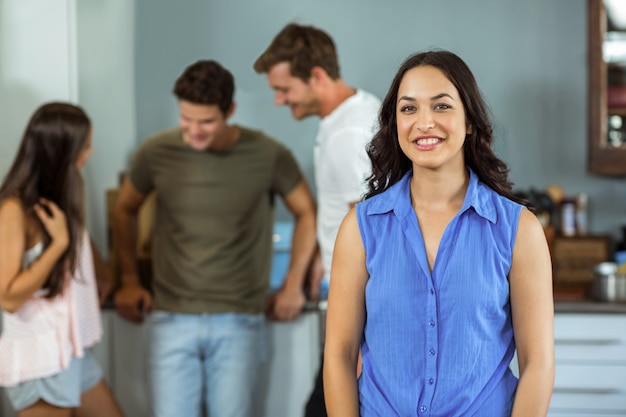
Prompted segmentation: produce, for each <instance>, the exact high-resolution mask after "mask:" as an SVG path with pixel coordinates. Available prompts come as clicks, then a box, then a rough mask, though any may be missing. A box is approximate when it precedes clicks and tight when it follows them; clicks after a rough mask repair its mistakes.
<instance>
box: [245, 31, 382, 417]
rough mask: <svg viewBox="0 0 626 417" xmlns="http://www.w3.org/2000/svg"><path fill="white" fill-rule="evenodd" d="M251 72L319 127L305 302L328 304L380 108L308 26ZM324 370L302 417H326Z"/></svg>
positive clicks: (288, 35) (285, 34) (281, 40)
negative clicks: (340, 237) (314, 244)
mask: <svg viewBox="0 0 626 417" xmlns="http://www.w3.org/2000/svg"><path fill="white" fill-rule="evenodd" d="M254 69H255V71H256V72H257V73H260V74H266V75H267V81H268V83H269V85H270V87H271V88H272V89H273V90H274V100H275V104H276V105H278V106H282V105H284V106H289V108H290V110H291V114H292V116H293V117H294V119H296V120H302V119H304V118H306V117H309V116H318V117H320V119H321V120H320V126H319V130H318V133H317V137H316V140H315V149H314V161H313V162H314V170H315V185H316V190H317V205H318V212H317V241H318V249H319V250H318V254H317V256H316V257H315V260H314V262H313V265H312V266H311V272H310V276H309V285H310V288H309V291H310V293H309V296H310V297H311V298H312V299H316V298H318V296H319V295H320V287H321V288H322V291H321V295H322V297H325V295H326V294H325V289H326V288H328V280H329V277H330V266H331V260H332V253H333V247H334V244H335V238H336V236H337V231H338V230H339V225H340V224H341V221H342V220H343V218H344V217H345V215H346V214H347V213H348V211H349V210H350V208H351V207H352V206H354V205H355V204H356V203H357V202H358V201H360V200H361V197H362V195H363V194H364V193H365V191H366V189H367V186H366V179H367V178H368V177H369V175H370V173H371V166H370V161H369V158H368V156H367V153H366V147H367V144H368V143H369V141H370V140H371V139H372V137H373V135H374V133H375V130H376V126H377V117H378V110H379V107H380V100H379V99H378V98H377V97H376V96H374V95H372V94H370V93H368V92H366V91H363V90H360V89H356V88H353V87H351V86H349V85H347V84H346V83H345V81H344V80H343V79H342V78H341V75H340V72H339V62H338V58H337V52H336V48H335V45H334V42H333V40H332V38H331V37H330V36H329V35H328V34H327V33H325V32H324V31H322V30H320V29H318V28H315V27H313V26H302V25H297V24H293V23H292V24H288V25H287V26H285V27H284V28H283V29H282V30H281V31H280V32H279V33H278V34H277V35H276V36H275V37H274V39H273V40H272V42H271V43H270V45H269V46H268V47H267V49H266V50H265V51H264V52H263V53H262V54H261V56H259V58H257V60H256V62H255V63H254ZM322 364H323V356H322ZM322 364H321V365H320V370H319V372H318V377H317V381H316V385H315V388H314V390H313V393H312V394H311V397H310V398H309V401H308V403H307V406H306V413H305V416H306V417H320V416H322V417H324V416H326V407H325V404H324V395H323V386H322Z"/></svg>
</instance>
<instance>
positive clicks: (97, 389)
mask: <svg viewBox="0 0 626 417" xmlns="http://www.w3.org/2000/svg"><path fill="white" fill-rule="evenodd" d="M73 415H74V416H75V417H123V416H124V413H123V412H122V409H121V408H120V406H119V405H118V404H117V401H116V400H115V397H114V396H113V393H112V392H111V390H110V389H109V386H108V385H107V383H106V382H105V381H104V379H102V380H100V382H98V383H97V384H96V385H95V386H94V387H93V388H91V389H90V390H89V391H85V392H84V393H83V395H81V397H80V407H78V408H77V409H75V410H74V414H73ZM20 417H21V416H20Z"/></svg>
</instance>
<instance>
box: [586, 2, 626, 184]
mask: <svg viewBox="0 0 626 417" xmlns="http://www.w3.org/2000/svg"><path fill="white" fill-rule="evenodd" d="M588 6H589V8H588V19H589V21H588V28H587V29H588V35H589V36H588V54H589V109H588V111H589V160H588V169H589V171H590V172H592V173H595V174H601V175H612V176H621V175H626V2H624V1H623V0H588Z"/></svg>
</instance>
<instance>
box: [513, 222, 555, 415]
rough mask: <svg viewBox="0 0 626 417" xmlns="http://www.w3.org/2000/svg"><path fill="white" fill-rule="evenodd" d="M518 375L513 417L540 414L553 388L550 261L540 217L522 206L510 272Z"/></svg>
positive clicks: (546, 405)
mask: <svg viewBox="0 0 626 417" xmlns="http://www.w3.org/2000/svg"><path fill="white" fill-rule="evenodd" d="M509 282H510V287H511V311H512V315H513V332H514V335H515V344H516V348H517V358H518V363H519V372H520V379H519V385H518V388H517V392H516V394H515V401H514V403H513V413H512V417H522V416H523V417H534V416H537V417H539V416H541V417H545V416H546V414H547V412H548V406H549V405H550V398H551V396H552V388H553V386H554V301H553V298H552V264H551V261H550V252H549V250H548V245H547V242H546V238H545V234H544V232H543V229H542V227H541V225H540V224H539V221H538V220H537V218H536V217H535V215H534V214H532V213H531V212H530V211H528V210H522V213H521V216H520V220H519V227H518V232H517V238H516V239H515V248H514V250H513V265H512V267H511V272H510V275H509Z"/></svg>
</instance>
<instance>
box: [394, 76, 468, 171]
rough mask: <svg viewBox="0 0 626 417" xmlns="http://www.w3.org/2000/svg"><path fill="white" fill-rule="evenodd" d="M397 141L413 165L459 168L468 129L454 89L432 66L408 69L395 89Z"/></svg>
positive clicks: (461, 105) (417, 166) (462, 108)
mask: <svg viewBox="0 0 626 417" xmlns="http://www.w3.org/2000/svg"><path fill="white" fill-rule="evenodd" d="M396 119H397V129H398V141H399V143H400V148H401V149H402V152H404V154H405V155H406V156H407V157H408V158H409V159H410V160H411V161H412V162H413V168H414V169H417V168H426V169H435V170H438V169H441V168H445V167H448V166H452V167H457V168H458V167H459V166H460V167H463V166H464V164H465V161H464V157H463V143H464V142H465V136H466V135H467V134H468V133H470V132H471V127H468V126H467V125H466V121H465V109H464V107H463V102H462V101H461V97H460V96H459V93H458V91H457V90H456V88H455V87H454V85H453V84H452V82H450V80H449V79H448V78H447V77H446V76H445V75H444V73H443V72H441V71H440V70H439V69H437V68H435V67H432V66H421V67H415V68H412V69H410V70H408V71H407V72H406V73H405V74H404V77H403V78H402V81H401V82H400V86H399V88H398V101H397V103H396Z"/></svg>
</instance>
